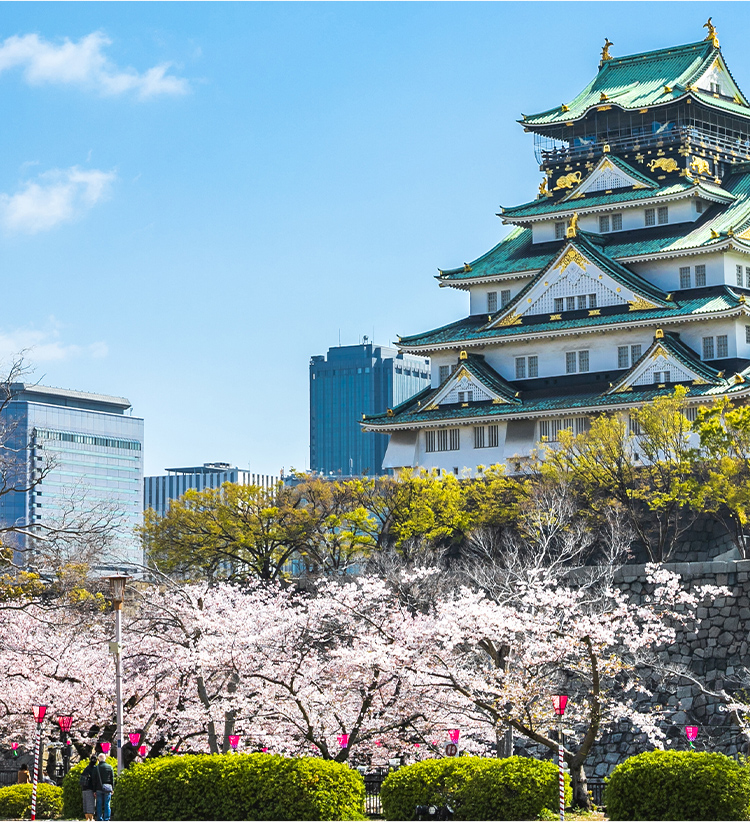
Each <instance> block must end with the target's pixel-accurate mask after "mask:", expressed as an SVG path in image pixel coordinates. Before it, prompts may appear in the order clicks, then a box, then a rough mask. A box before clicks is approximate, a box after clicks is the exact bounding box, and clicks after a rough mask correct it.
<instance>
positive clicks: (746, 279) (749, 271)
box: [745, 267, 750, 288]
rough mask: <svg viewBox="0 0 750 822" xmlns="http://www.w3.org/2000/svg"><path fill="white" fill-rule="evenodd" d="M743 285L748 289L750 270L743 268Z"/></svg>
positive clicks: (749, 285) (749, 286)
mask: <svg viewBox="0 0 750 822" xmlns="http://www.w3.org/2000/svg"><path fill="white" fill-rule="evenodd" d="M745 285H746V286H747V287H748V288H750V268H747V267H746V268H745Z"/></svg>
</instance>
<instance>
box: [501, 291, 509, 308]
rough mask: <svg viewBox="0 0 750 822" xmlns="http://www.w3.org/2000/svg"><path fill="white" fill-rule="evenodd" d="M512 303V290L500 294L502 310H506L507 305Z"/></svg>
mask: <svg viewBox="0 0 750 822" xmlns="http://www.w3.org/2000/svg"><path fill="white" fill-rule="evenodd" d="M509 302H510V289H509V288H507V289H505V290H503V291H501V292H500V306H501V308H505V306H506V305H508V303H509Z"/></svg>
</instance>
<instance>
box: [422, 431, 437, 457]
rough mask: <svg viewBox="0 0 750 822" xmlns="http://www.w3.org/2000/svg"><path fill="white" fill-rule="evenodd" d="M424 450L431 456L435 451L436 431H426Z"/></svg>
mask: <svg viewBox="0 0 750 822" xmlns="http://www.w3.org/2000/svg"><path fill="white" fill-rule="evenodd" d="M424 450H425V451H427V453H428V454H431V453H432V452H433V451H434V450H435V432H434V431H425V432H424Z"/></svg>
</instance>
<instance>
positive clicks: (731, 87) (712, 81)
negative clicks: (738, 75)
mask: <svg viewBox="0 0 750 822" xmlns="http://www.w3.org/2000/svg"><path fill="white" fill-rule="evenodd" d="M693 85H694V86H695V87H696V88H698V89H700V90H701V91H705V92H707V93H708V94H720V95H722V96H723V97H732V98H733V99H734V101H735V103H740V104H745V105H747V100H746V99H745V95H744V94H743V93H742V92H741V91H740V89H739V86H738V85H737V84H736V83H735V82H734V80H733V79H732V76H731V74H730V73H729V71H728V70H727V67H726V64H725V63H724V58H723V57H722V56H721V55H718V56H717V57H716V59H715V60H714V61H713V63H711V65H710V66H709V68H708V69H707V70H706V71H705V72H704V73H703V74H702V75H701V76H700V77H699V78H698V79H697V80H696V81H695V83H693Z"/></svg>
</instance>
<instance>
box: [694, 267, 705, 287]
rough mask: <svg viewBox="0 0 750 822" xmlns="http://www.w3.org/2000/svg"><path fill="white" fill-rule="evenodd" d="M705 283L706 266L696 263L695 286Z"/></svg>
mask: <svg viewBox="0 0 750 822" xmlns="http://www.w3.org/2000/svg"><path fill="white" fill-rule="evenodd" d="M705 284H706V266H705V265H697V266H696V267H695V286H696V288H700V287H701V286H704V285H705Z"/></svg>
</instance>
